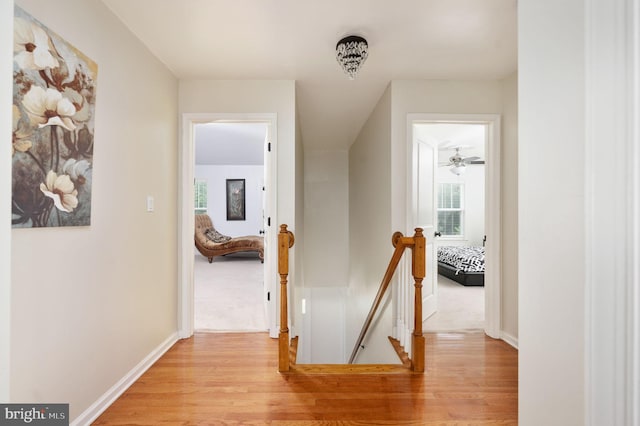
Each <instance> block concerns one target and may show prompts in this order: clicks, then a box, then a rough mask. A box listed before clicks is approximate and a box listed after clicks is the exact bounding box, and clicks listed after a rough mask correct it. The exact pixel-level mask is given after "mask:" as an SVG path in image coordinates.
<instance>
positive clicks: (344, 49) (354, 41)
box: [336, 35, 369, 80]
mask: <svg viewBox="0 0 640 426" xmlns="http://www.w3.org/2000/svg"><path fill="white" fill-rule="evenodd" d="M368 56H369V45H368V44H367V40H365V39H364V38H362V37H359V36H354V35H351V36H347V37H345V38H343V39H342V40H340V41H339V42H338V44H337V45H336V59H337V60H338V63H339V64H340V66H341V67H342V69H343V70H344V73H345V74H347V75H348V76H349V80H353V79H355V78H356V75H357V74H358V71H360V67H361V66H362V64H363V63H364V61H366V60H367V57H368Z"/></svg>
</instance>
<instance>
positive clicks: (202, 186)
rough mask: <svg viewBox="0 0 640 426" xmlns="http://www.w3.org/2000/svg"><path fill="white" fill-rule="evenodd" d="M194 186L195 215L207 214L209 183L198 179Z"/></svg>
mask: <svg viewBox="0 0 640 426" xmlns="http://www.w3.org/2000/svg"><path fill="white" fill-rule="evenodd" d="M193 185H194V188H193V189H194V191H193V192H194V199H195V209H194V211H195V214H203V213H207V181H206V180H205V179H196V180H194V182H193Z"/></svg>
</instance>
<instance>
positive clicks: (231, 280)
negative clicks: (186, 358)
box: [194, 122, 269, 332]
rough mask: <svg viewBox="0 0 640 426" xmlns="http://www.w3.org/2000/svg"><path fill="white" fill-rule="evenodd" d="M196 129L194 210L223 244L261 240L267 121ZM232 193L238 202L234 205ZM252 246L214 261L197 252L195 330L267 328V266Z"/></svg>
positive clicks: (219, 124) (232, 123)
mask: <svg viewBox="0 0 640 426" xmlns="http://www.w3.org/2000/svg"><path fill="white" fill-rule="evenodd" d="M194 132H195V133H194V144H195V168H194V193H195V213H196V214H205V215H207V217H208V218H209V219H210V221H211V223H210V225H208V226H211V227H212V229H213V230H214V231H215V233H216V234H215V237H216V239H217V240H218V241H220V243H221V244H224V240H230V241H232V239H235V240H236V241H240V242H241V241H243V240H244V241H250V240H254V239H255V237H258V238H262V235H264V232H265V229H264V228H265V221H264V217H265V215H264V204H265V203H264V198H265V197H264V196H265V190H266V186H265V155H266V153H265V149H264V146H265V143H268V132H269V126H268V123H259V122H258V123H247V122H211V123H200V124H196V126H195V128H194ZM230 197H235V198H234V199H233V201H237V203H234V204H230V202H231V200H230ZM230 209H232V210H231V211H230ZM236 210H237V211H236ZM246 237H248V238H246ZM245 245H247V244H245ZM250 248H251V247H238V248H236V249H235V250H236V252H233V253H229V254H225V255H223V256H215V257H213V258H211V261H209V258H207V257H206V256H205V255H203V254H202V253H200V252H199V251H196V252H195V258H194V330H195V331H208V332H229V331H234V332H235V331H237V332H243V331H266V330H267V328H268V327H267V321H266V312H265V306H264V302H263V295H264V275H265V274H264V269H265V268H264V264H263V263H262V261H261V259H260V256H259V252H258V251H252V250H250Z"/></svg>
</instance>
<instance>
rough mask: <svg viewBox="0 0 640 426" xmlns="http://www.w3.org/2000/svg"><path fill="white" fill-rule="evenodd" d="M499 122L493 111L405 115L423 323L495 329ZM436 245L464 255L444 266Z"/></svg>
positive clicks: (434, 327) (492, 332) (493, 332)
mask: <svg viewBox="0 0 640 426" xmlns="http://www.w3.org/2000/svg"><path fill="white" fill-rule="evenodd" d="M499 123H500V120H499V116H494V115H440V114H412V115H411V117H410V120H409V133H410V146H411V149H410V157H411V164H413V167H412V169H413V170H412V171H411V172H410V173H411V177H410V182H411V190H410V194H411V196H410V197H409V198H410V200H409V211H410V212H411V213H410V216H411V219H410V223H411V224H412V226H421V227H423V228H425V235H426V237H427V243H428V246H427V254H428V255H427V258H428V259H427V270H428V272H431V273H430V274H428V276H427V277H425V280H424V283H423V312H424V316H423V321H424V322H423V328H424V330H425V331H454V330H465V329H478V328H479V329H484V330H485V332H486V333H487V334H488V335H489V336H491V337H496V338H497V337H500V315H501V312H500V256H499V253H500V251H499V250H500V248H499V247H500V201H499V200H500V180H499V176H500V173H499V169H500V163H499V162H500V153H499V140H500V139H499V129H500V125H499ZM429 240H431V244H429ZM438 246H446V249H445V248H443V250H446V253H447V254H448V255H449V258H451V259H453V258H454V257H455V258H459V257H460V256H464V257H463V258H459V260H458V261H456V262H452V263H453V264H455V265H456V266H455V267H449V268H448V269H446V265H444V264H443V263H440V264H439V263H438ZM483 258H484V262H482V259H483ZM443 265H444V266H445V269H443ZM483 267H484V268H483ZM438 269H439V271H438ZM482 269H485V271H482ZM438 272H440V274H438ZM482 283H484V286H482V285H478V284H482Z"/></svg>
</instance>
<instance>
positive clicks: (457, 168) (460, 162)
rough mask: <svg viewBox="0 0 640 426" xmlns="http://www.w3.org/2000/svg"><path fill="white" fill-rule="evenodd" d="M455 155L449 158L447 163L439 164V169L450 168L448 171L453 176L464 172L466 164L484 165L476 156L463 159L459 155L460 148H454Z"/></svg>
mask: <svg viewBox="0 0 640 426" xmlns="http://www.w3.org/2000/svg"><path fill="white" fill-rule="evenodd" d="M454 149H455V150H456V152H455V154H453V155H452V156H451V157H449V162H447V163H440V167H451V169H450V171H451V173H453V174H454V175H458V176H459V175H461V174H463V173H464V172H465V170H466V167H467V164H484V160H481V159H480V157H478V156H473V157H463V156H462V155H460V147H456V148H454Z"/></svg>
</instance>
